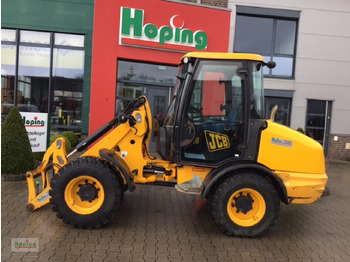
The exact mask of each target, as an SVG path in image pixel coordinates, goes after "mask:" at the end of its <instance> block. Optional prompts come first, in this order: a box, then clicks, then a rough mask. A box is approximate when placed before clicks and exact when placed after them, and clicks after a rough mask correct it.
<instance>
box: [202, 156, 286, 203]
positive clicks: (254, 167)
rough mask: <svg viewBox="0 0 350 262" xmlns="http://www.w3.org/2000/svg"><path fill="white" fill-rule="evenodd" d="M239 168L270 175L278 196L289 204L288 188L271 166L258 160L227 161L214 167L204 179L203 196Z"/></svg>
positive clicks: (266, 175)
mask: <svg viewBox="0 0 350 262" xmlns="http://www.w3.org/2000/svg"><path fill="white" fill-rule="evenodd" d="M239 170H250V171H258V172H257V174H259V175H262V176H265V177H268V178H269V179H270V181H271V183H272V184H273V185H274V186H275V188H276V190H277V192H278V196H279V197H280V199H281V201H282V202H283V203H285V204H288V196H287V189H286V187H285V186H284V184H283V182H282V180H281V179H280V178H279V177H278V176H277V175H276V174H274V173H273V172H272V171H271V170H270V169H269V168H267V167H265V166H263V165H261V164H259V163H256V162H249V161H244V162H238V163H237V162H236V161H235V162H229V163H225V164H224V165H222V166H221V167H218V168H215V169H213V170H212V171H211V172H210V173H209V174H208V175H207V176H206V178H205V179H204V181H203V187H204V189H203V191H202V193H201V197H202V198H206V197H208V195H209V192H210V191H211V189H212V187H213V185H214V184H215V183H216V182H217V181H218V180H219V179H220V178H221V177H223V176H224V175H226V174H227V173H230V172H235V171H239Z"/></svg>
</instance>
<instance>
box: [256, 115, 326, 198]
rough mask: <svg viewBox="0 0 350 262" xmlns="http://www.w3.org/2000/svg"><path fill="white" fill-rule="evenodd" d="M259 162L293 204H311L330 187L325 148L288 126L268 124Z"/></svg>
mask: <svg viewBox="0 0 350 262" xmlns="http://www.w3.org/2000/svg"><path fill="white" fill-rule="evenodd" d="M258 162H259V163H261V164H263V165H265V166H266V167H268V168H269V169H271V170H273V172H274V173H275V174H276V175H277V176H278V177H279V178H280V179H281V180H282V181H283V183H284V185H285V187H286V189H287V195H288V198H290V199H291V202H292V203H295V204H302V203H305V204H306V203H312V202H315V201H316V200H317V199H319V198H320V197H321V195H322V193H323V191H324V189H325V186H326V184H327V180H328V177H327V174H326V168H325V159H324V153H323V148H322V146H321V145H320V144H319V143H318V142H316V141H315V140H313V139H311V138H310V137H308V136H306V135H304V134H301V133H300V132H297V131H295V130H293V129H290V128H288V127H286V126H283V125H280V124H277V123H274V122H272V121H271V120H268V121H267V128H266V129H265V130H263V131H262V134H261V140H260V148H259V156H258Z"/></svg>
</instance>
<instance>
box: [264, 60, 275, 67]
mask: <svg viewBox="0 0 350 262" xmlns="http://www.w3.org/2000/svg"><path fill="white" fill-rule="evenodd" d="M264 66H267V68H270V69H273V68H275V67H276V63H275V62H274V61H269V62H267V63H264Z"/></svg>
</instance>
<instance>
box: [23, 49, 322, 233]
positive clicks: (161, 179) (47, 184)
mask: <svg viewBox="0 0 350 262" xmlns="http://www.w3.org/2000/svg"><path fill="white" fill-rule="evenodd" d="M274 65H275V64H274V63H273V62H268V63H265V62H264V61H263V57H262V56H260V55H255V54H238V53H188V54H186V55H185V56H184V57H183V58H182V60H181V62H180V64H179V74H178V76H177V78H178V81H177V84H176V86H175V87H174V94H173V96H172V99H171V101H170V105H169V108H168V111H167V113H166V115H165V117H164V118H163V120H162V122H161V123H160V125H159V131H158V142H157V154H156V155H152V154H151V153H150V152H149V143H150V138H151V134H152V123H153V119H152V115H151V110H150V106H149V104H148V101H147V98H146V97H140V98H138V99H135V100H133V101H132V102H131V103H130V104H129V105H128V106H127V107H126V108H125V110H124V111H123V113H121V114H120V115H119V116H118V117H116V118H115V119H113V120H111V121H110V122H109V123H107V124H106V125H104V126H103V127H101V128H100V129H99V130H98V131H97V132H95V133H94V134H92V136H90V137H88V138H87V139H86V140H84V141H82V142H81V143H80V144H78V146H77V147H76V149H75V150H74V151H73V152H72V153H71V154H70V155H68V156H67V154H66V152H65V140H64V139H63V138H58V139H57V140H56V141H55V142H54V143H53V144H52V145H51V146H50V148H49V149H48V150H47V152H46V154H45V156H44V159H43V162H42V163H41V165H40V166H39V167H38V168H37V169H36V170H34V171H32V172H28V173H27V181H28V185H29V201H28V206H27V208H28V209H29V210H35V209H37V208H39V207H40V206H42V205H45V204H46V203H48V202H51V204H52V209H53V211H55V212H56V213H57V216H58V217H59V218H61V219H62V220H63V221H64V222H65V223H68V224H71V225H73V226H77V227H82V228H85V227H86V228H94V227H100V226H102V225H104V224H106V223H108V221H109V220H110V219H111V218H112V216H113V214H114V213H115V211H116V210H117V209H118V207H119V205H120V203H121V201H122V200H123V194H124V192H125V191H130V192H133V191H134V190H135V188H136V184H151V185H153V184H160V185H167V184H170V185H172V184H173V185H175V188H176V189H177V190H178V191H180V192H182V193H187V194H197V195H200V196H201V197H202V198H207V199H208V201H209V202H208V203H209V209H210V213H211V215H212V217H213V219H214V221H215V223H216V224H217V225H218V227H219V228H220V229H221V230H222V231H223V232H224V233H225V234H227V235H229V236H243V237H255V236H260V235H263V234H264V233H266V232H267V231H268V230H269V229H270V228H271V226H272V225H273V224H274V223H275V221H276V219H277V217H278V214H279V210H280V205H281V204H282V203H283V204H289V203H292V204H306V203H312V202H314V201H316V200H318V199H319V198H320V196H321V195H322V193H323V191H324V190H325V186H326V183H327V179H328V178H327V175H326V172H325V159H324V154H323V149H322V147H321V145H320V144H319V143H317V142H316V141H314V140H312V139H311V138H309V137H307V136H305V135H303V134H301V133H299V132H297V131H294V130H292V129H290V128H288V127H286V126H283V125H280V124H277V123H275V122H274V121H273V119H269V120H265V119H264V100H263V99H264V95H263V67H264V66H267V67H269V68H273V67H274ZM76 152H80V153H81V155H80V156H79V157H78V158H76V159H75V160H70V159H71V158H72V156H73V154H74V153H76ZM38 179H39V180H40V181H39V182H37V180H38Z"/></svg>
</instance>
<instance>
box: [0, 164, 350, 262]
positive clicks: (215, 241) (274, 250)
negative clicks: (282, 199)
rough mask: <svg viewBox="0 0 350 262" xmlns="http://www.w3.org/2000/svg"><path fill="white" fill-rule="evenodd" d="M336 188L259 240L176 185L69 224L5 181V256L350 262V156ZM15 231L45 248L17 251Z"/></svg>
mask: <svg viewBox="0 0 350 262" xmlns="http://www.w3.org/2000/svg"><path fill="white" fill-rule="evenodd" d="M327 170H328V175H329V177H330V180H329V184H328V188H329V190H330V195H329V196H327V197H323V198H321V200H320V201H318V202H316V203H314V204H311V205H291V206H283V207H282V208H281V213H280V217H279V220H278V222H277V224H276V225H275V227H274V228H273V229H272V230H271V231H270V232H269V233H268V234H267V235H266V236H264V237H262V238H256V239H242V238H231V237H227V236H225V235H223V234H222V233H221V232H220V231H219V230H218V229H217V227H216V226H215V224H214V223H213V221H212V220H211V219H210V217H209V215H208V204H207V201H205V200H202V199H200V198H199V197H196V196H192V195H184V194H181V193H178V192H177V191H176V190H175V189H174V188H168V187H157V186H138V188H137V189H136V191H135V192H134V193H127V194H126V195H125V200H124V202H123V204H122V206H121V208H120V210H119V213H118V214H117V215H116V216H115V217H114V218H113V220H112V221H111V223H109V224H108V225H107V226H105V227H104V228H102V229H94V230H82V229H75V228H72V227H70V226H67V225H65V224H63V222H62V221H61V220H60V219H58V218H56V215H55V213H53V212H52V211H51V207H50V206H46V207H43V208H42V209H41V210H38V211H36V212H33V213H30V212H27V211H26V209H25V206H26V201H27V186H26V182H25V181H21V182H2V184H1V211H2V213H1V260H2V261H220V262H221V261H327V262H328V261H350V163H345V162H332V163H331V164H329V165H328V168H327ZM11 238H39V251H38V252H27V253H19V252H11Z"/></svg>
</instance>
